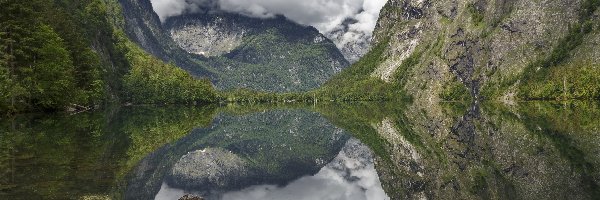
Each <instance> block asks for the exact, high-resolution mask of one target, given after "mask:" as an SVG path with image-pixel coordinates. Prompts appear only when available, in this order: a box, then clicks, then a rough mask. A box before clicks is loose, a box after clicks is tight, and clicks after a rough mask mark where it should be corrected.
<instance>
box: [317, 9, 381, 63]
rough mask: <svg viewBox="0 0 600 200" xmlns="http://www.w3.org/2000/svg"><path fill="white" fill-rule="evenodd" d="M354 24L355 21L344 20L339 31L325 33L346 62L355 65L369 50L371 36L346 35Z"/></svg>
mask: <svg viewBox="0 0 600 200" xmlns="http://www.w3.org/2000/svg"><path fill="white" fill-rule="evenodd" d="M353 23H356V20H355V19H347V20H345V21H344V22H343V23H342V24H341V26H340V28H339V29H337V30H334V31H331V32H329V33H326V34H325V36H327V38H329V39H331V40H332V41H333V42H334V43H335V44H336V46H337V47H338V49H340V51H341V52H342V54H343V55H344V57H345V58H346V60H348V61H349V62H350V63H355V62H357V61H358V60H360V58H362V57H363V56H364V55H365V54H367V53H368V52H369V50H371V40H372V39H373V37H372V36H370V35H367V34H365V33H359V32H352V33H350V34H348V31H349V28H350V26H351V25H352V24H353Z"/></svg>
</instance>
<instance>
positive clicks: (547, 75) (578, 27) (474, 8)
mask: <svg viewBox="0 0 600 200" xmlns="http://www.w3.org/2000/svg"><path fill="white" fill-rule="evenodd" d="M599 5H600V1H598V0H577V1H568V2H567V1H562V0H559V1H524V0H523V1H522V0H511V1H508V0H501V1H486V0H477V1H409V0H390V1H388V3H387V5H386V6H385V7H384V8H383V10H382V11H381V14H380V19H379V21H378V24H377V28H376V29H375V31H374V41H373V50H372V51H371V52H370V53H369V54H367V55H366V56H365V57H364V58H363V59H362V60H361V61H359V62H358V63H357V64H356V65H354V66H352V67H351V68H350V69H348V70H345V72H342V73H341V74H340V75H339V76H337V77H334V78H333V79H332V81H330V82H329V83H328V84H327V85H326V87H327V88H330V89H329V91H330V93H335V92H331V91H350V92H355V91H359V93H360V91H367V92H370V91H371V90H370V89H369V88H373V87H374V85H377V87H379V86H378V85H384V86H381V87H382V88H386V87H387V88H393V89H387V90H383V89H382V91H383V92H382V93H384V94H383V96H385V95H388V96H391V98H395V97H394V95H396V94H398V93H400V94H406V95H408V96H410V97H412V98H413V99H414V100H416V102H417V103H421V104H422V105H428V104H431V103H434V102H439V101H444V100H468V99H473V100H475V101H479V100H482V99H488V100H500V101H505V102H508V103H510V102H514V101H517V100H533V99H544V100H549V99H598V98H600V92H599V91H600V85H599V84H598V83H600V74H598V73H597V72H598V67H599V66H600V57H599V56H598V55H599V54H600V51H599V50H598V49H600V48H598V47H599V45H600V43H598V41H600V27H599V26H600V17H599V11H598V9H597V8H598V7H599ZM359 82H360V83H359ZM365 85H370V86H368V87H366V86H365ZM352 87H354V88H352ZM361 87H362V88H363V89H362V90H359V89H355V88H361ZM390 91H394V92H396V93H394V92H390ZM397 91H399V92H397ZM336 95H338V96H339V95H342V94H336ZM374 95H377V94H374Z"/></svg>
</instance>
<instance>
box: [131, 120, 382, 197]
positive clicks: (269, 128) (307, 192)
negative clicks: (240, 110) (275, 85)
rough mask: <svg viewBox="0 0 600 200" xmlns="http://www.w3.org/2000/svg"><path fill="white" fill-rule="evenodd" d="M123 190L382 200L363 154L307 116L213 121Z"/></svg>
mask: <svg viewBox="0 0 600 200" xmlns="http://www.w3.org/2000/svg"><path fill="white" fill-rule="evenodd" d="M128 182H129V184H128V188H127V191H126V198H127V199H148V198H155V199H177V198H179V197H181V196H183V195H185V194H188V193H192V194H195V195H198V196H201V197H204V198H206V199H240V198H241V199H248V198H258V199H282V198H283V199H290V198H291V199H303V198H304V199H314V198H317V197H322V198H326V199H369V197H370V199H373V198H375V199H381V197H385V193H384V192H383V189H382V188H381V185H380V182H379V179H378V176H377V172H376V171H375V168H374V165H373V160H372V155H371V153H370V150H369V149H368V147H366V146H364V145H363V144H361V143H360V142H359V141H358V140H356V139H352V138H351V136H350V135H349V134H347V133H346V132H345V131H343V130H342V129H339V128H337V127H335V126H333V125H332V124H331V123H329V122H328V121H327V120H326V119H324V118H322V117H321V116H320V115H319V114H317V113H314V112H310V111H305V110H272V111H266V112H261V113H254V114H248V115H242V116H231V115H222V116H219V117H217V119H216V120H215V122H214V124H213V125H212V126H211V127H209V128H203V129H196V130H194V131H192V133H191V134H189V135H187V136H186V137H184V138H182V139H180V140H179V141H177V142H176V143H174V144H172V145H168V146H165V147H163V148H161V149H160V150H158V151H156V152H154V153H153V154H151V155H150V156H148V157H147V158H145V159H144V160H142V162H141V163H140V165H138V166H137V167H136V168H134V170H133V171H132V173H131V177H130V178H129V181H128ZM142 188H145V189H146V190H144V189H142ZM148 188H151V189H148ZM311 195H314V196H311ZM318 199H320V198H318Z"/></svg>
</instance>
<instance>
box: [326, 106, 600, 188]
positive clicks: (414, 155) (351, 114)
mask: <svg viewBox="0 0 600 200" xmlns="http://www.w3.org/2000/svg"><path fill="white" fill-rule="evenodd" d="M352 110H353V111H352ZM357 110H359V111H361V112H359V113H360V114H355V113H356V111H357ZM320 112H322V113H325V116H327V117H328V118H330V120H331V121H333V122H334V123H335V124H338V125H340V127H342V128H344V129H346V130H348V131H350V132H352V133H355V134H354V135H355V136H357V137H358V138H360V139H361V141H363V142H365V143H366V144H367V145H369V146H370V147H371V148H373V150H374V151H375V152H376V154H377V156H376V160H377V165H376V166H377V171H378V173H379V174H380V178H381V181H382V184H383V187H384V188H385V191H386V192H387V194H388V195H390V196H391V197H392V199H423V198H426V199H554V198H558V199H598V198H600V187H599V186H598V185H599V183H600V173H599V171H598V169H599V166H600V118H598V117H596V116H600V109H599V107H598V104H597V103H595V102H574V103H567V104H553V103H543V102H536V103H521V104H519V105H518V106H506V105H494V104H486V105H481V106H480V105H475V106H464V105H455V104H440V105H428V106H426V108H424V107H421V106H419V105H414V104H413V105H410V106H398V105H396V106H379V105H377V106H374V105H368V104H359V105H349V106H346V107H343V106H342V107H340V106H336V107H328V108H323V109H322V110H321V111H320ZM356 122H359V123H363V124H370V126H359V125H356V124H355V123H356ZM360 133H362V134H360Z"/></svg>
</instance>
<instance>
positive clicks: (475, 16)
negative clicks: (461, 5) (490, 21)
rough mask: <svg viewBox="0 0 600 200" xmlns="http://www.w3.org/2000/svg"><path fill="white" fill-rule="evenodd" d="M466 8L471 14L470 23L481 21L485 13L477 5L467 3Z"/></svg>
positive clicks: (476, 23)
mask: <svg viewBox="0 0 600 200" xmlns="http://www.w3.org/2000/svg"><path fill="white" fill-rule="evenodd" d="M467 10H468V11H469V13H470V14H471V23H473V24H474V25H476V26H477V25H480V24H482V23H483V20H484V18H485V15H484V13H483V11H481V9H480V8H478V7H477V5H475V4H474V3H471V4H469V5H467Z"/></svg>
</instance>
